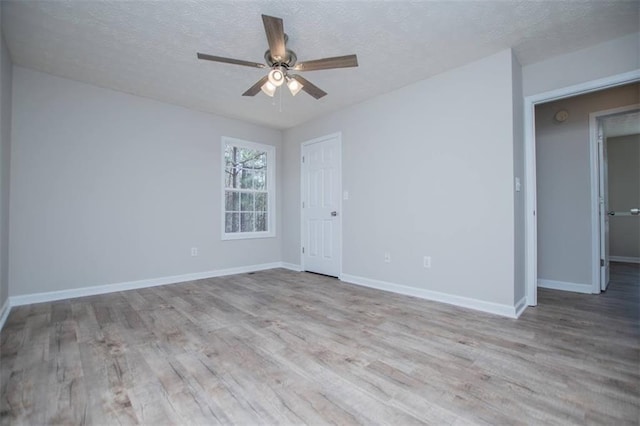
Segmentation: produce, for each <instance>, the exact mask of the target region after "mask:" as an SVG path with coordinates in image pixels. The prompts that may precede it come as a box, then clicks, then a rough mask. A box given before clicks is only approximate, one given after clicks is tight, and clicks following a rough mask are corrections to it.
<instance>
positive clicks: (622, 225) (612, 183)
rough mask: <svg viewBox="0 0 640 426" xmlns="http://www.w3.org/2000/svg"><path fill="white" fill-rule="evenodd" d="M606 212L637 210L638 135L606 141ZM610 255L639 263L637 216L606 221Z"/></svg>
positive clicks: (639, 188) (639, 181)
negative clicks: (607, 207) (607, 192)
mask: <svg viewBox="0 0 640 426" xmlns="http://www.w3.org/2000/svg"><path fill="white" fill-rule="evenodd" d="M607 154H608V159H609V162H608V164H609V210H614V211H628V210H629V209H631V208H639V207H640V135H629V136H618V137H614V138H607ZM609 224H610V226H609V244H610V251H609V254H610V255H611V256H620V257H630V258H635V259H636V260H637V261H640V217H638V216H614V217H611V218H610V221H609Z"/></svg>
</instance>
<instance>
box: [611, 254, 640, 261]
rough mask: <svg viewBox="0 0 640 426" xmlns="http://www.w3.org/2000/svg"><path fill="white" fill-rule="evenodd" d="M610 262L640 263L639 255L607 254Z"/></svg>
mask: <svg viewBox="0 0 640 426" xmlns="http://www.w3.org/2000/svg"><path fill="white" fill-rule="evenodd" d="M609 260H610V261H611V262H624V263H640V257H627V256H609Z"/></svg>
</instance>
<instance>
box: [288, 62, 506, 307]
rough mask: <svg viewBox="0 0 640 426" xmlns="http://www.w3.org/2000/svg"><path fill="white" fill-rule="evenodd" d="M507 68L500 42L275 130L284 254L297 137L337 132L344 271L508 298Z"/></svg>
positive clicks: (292, 208) (294, 224)
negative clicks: (491, 49)
mask: <svg viewBox="0 0 640 426" xmlns="http://www.w3.org/2000/svg"><path fill="white" fill-rule="evenodd" d="M514 70H515V71H514ZM514 72H517V66H514V65H513V64H512V54H511V51H510V50H506V51H503V52H500V53H499V54H496V55H493V56H490V57H487V58H484V59H482V60H480V61H477V62H473V63H471V64H468V65H466V66H463V67H460V68H457V69H455V70H452V71H449V72H446V73H443V74H440V75H437V76H435V77H433V78H430V79H428V80H424V81H422V82H419V83H416V84H413V85H410V86H407V87H404V88H402V89H400V90H397V91H394V92H391V93H388V94H386V95H383V96H379V97H376V98H374V99H371V100H369V101H366V102H363V103H361V104H359V105H356V106H353V107H350V108H347V109H345V110H342V111H340V112H337V113H334V114H331V115H328V116H326V117H323V118H320V119H317V120H314V121H311V122H309V123H307V124H304V125H301V126H298V127H295V128H293V129H289V130H287V131H285V133H284V138H285V148H284V149H285V154H284V155H285V158H284V183H283V186H284V191H285V192H286V193H287V198H286V200H285V205H284V206H283V217H284V220H285V223H287V225H288V226H287V228H286V230H285V233H284V235H283V238H284V247H283V257H284V260H285V261H286V262H291V263H296V264H299V263H300V254H299V253H300V226H299V224H300V209H299V206H300V184H299V182H300V181H299V179H300V161H299V158H300V143H302V142H304V141H306V140H310V139H313V138H316V137H320V136H323V135H327V134H330V133H334V132H342V140H343V187H344V189H346V190H348V191H349V194H350V198H349V200H348V201H344V204H343V210H344V212H343V227H344V228H343V229H344V230H343V273H345V274H349V275H353V276H358V277H363V278H368V279H374V280H381V281H384V282H390V283H395V284H401V285H405V286H409V287H413V288H419V289H425V290H430V291H438V292H442V293H447V294H451V295H457V296H463V297H468V298H472V299H477V300H482V301H488V302H493V303H497V304H501V305H505V306H513V302H514V274H515V271H514V244H515V242H514V227H515V224H514V195H513V173H514V163H513V162H514V149H513V144H514V128H513V96H512V91H513V89H514V86H513V85H512V74H513V73H514ZM386 250H388V251H390V252H391V258H392V261H391V263H384V261H383V254H384V251H386ZM424 255H430V256H432V268H431V269H425V268H424V267H423V265H422V258H423V256H424Z"/></svg>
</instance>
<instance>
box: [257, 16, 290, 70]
mask: <svg viewBox="0 0 640 426" xmlns="http://www.w3.org/2000/svg"><path fill="white" fill-rule="evenodd" d="M262 22H263V23H264V32H265V33H267V42H269V51H270V52H271V57H272V58H273V59H274V61H276V62H277V61H281V60H283V59H284V58H285V55H286V49H285V43H284V25H283V23H282V19H281V18H275V17H273V16H267V15H262Z"/></svg>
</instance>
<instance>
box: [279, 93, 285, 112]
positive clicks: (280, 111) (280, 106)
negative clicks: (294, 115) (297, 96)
mask: <svg viewBox="0 0 640 426" xmlns="http://www.w3.org/2000/svg"><path fill="white" fill-rule="evenodd" d="M278 91H279V92H280V111H279V112H282V92H283V91H284V90H283V89H282V87H280V90H278Z"/></svg>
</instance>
